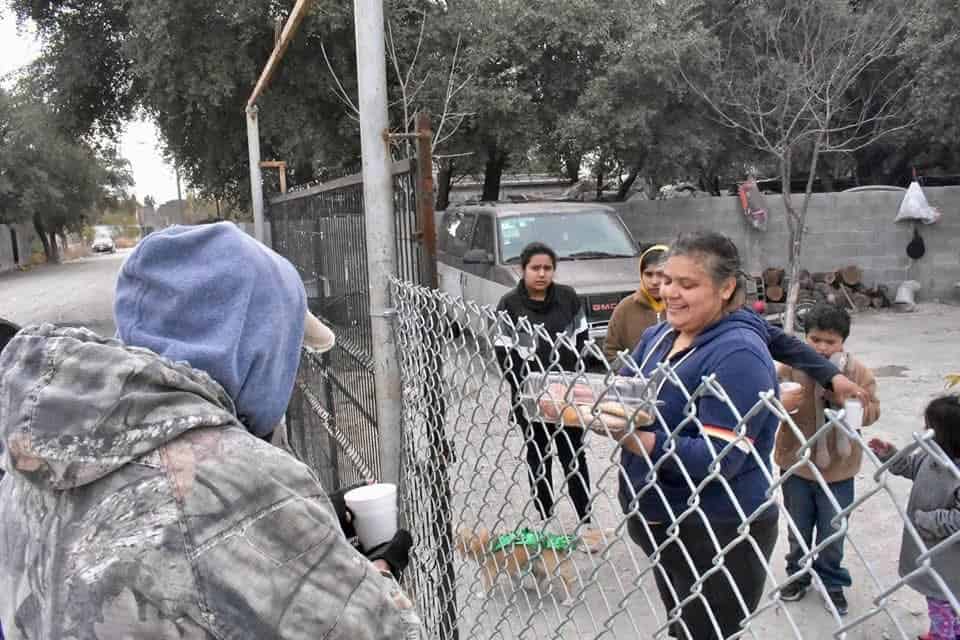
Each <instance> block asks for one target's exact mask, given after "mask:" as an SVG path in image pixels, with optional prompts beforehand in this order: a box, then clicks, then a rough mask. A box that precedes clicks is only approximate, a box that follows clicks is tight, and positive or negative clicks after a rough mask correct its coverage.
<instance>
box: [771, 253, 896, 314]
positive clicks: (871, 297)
mask: <svg viewBox="0 0 960 640" xmlns="http://www.w3.org/2000/svg"><path fill="white" fill-rule="evenodd" d="M756 277H757V279H758V280H760V281H761V282H762V285H763V289H762V290H763V292H764V294H765V295H764V299H765V301H766V302H768V303H774V304H778V303H784V302H786V300H787V289H788V286H789V283H788V282H787V278H786V275H785V272H784V270H783V269H780V268H774V267H771V268H769V269H765V270H764V271H763V273H762V274H759V275H758V276H756ZM799 281H800V296H799V300H813V301H816V302H828V303H830V304H837V305H840V306H842V307H845V308H847V309H849V310H850V311H854V312H859V311H866V310H867V309H871V308H872V309H883V308H886V307H889V306H891V304H892V302H891V300H890V292H889V291H888V290H887V287H885V286H884V285H877V286H876V287H867V286H866V285H864V283H863V269H861V268H860V267H858V266H857V265H853V264H851V265H847V266H845V267H841V268H839V269H836V270H835V271H821V272H813V273H811V272H810V271H807V270H806V269H804V270H802V271H801V272H800V274H799Z"/></svg>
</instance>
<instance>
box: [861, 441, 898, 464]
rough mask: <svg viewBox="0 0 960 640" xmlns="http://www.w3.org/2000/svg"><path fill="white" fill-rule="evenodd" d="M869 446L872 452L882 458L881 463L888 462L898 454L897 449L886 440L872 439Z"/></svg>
mask: <svg viewBox="0 0 960 640" xmlns="http://www.w3.org/2000/svg"><path fill="white" fill-rule="evenodd" d="M867 446H868V447H870V450H871V451H873V453H874V454H875V455H876V456H877V457H878V458H880V461H881V462H886V461H887V460H889V459H890V458H892V457H893V456H895V455H896V454H897V448H896V447H895V446H893V445H892V444H890V443H889V442H887V441H885V440H881V439H879V438H871V439H870V442H868V443H867Z"/></svg>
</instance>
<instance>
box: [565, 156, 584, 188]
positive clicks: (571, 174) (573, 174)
mask: <svg viewBox="0 0 960 640" xmlns="http://www.w3.org/2000/svg"><path fill="white" fill-rule="evenodd" d="M582 159H583V156H581V155H580V154H579V153H575V154H573V155H572V156H569V157H567V158H566V159H565V160H564V161H563V165H564V171H565V173H566V176H567V179H568V180H570V184H576V183H578V182H580V162H581V160H582Z"/></svg>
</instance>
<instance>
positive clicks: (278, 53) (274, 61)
mask: <svg viewBox="0 0 960 640" xmlns="http://www.w3.org/2000/svg"><path fill="white" fill-rule="evenodd" d="M309 8H310V0H297V4H295V5H294V6H293V11H291V12H290V17H289V18H287V24H285V25H284V27H283V32H282V33H281V34H280V39H279V40H278V41H277V42H276V44H275V45H274V47H273V52H271V53H270V58H269V59H268V60H267V64H266V65H265V66H264V67H263V71H262V72H261V73H260V77H259V78H258V79H257V84H256V86H254V87H253V91H252V92H251V93H250V97H249V98H248V99H247V107H252V106H254V105H255V104H256V102H257V98H259V97H260V94H261V93H263V92H264V90H266V88H267V84H269V83H270V79H271V78H272V77H273V74H274V73H275V72H276V70H277V68H279V66H280V61H281V60H282V59H283V54H284V53H286V51H287V47H289V46H290V43H291V42H292V41H293V36H294V35H295V34H296V33H297V29H298V28H299V27H300V23H301V22H302V21H303V17H304V16H305V15H307V9H309Z"/></svg>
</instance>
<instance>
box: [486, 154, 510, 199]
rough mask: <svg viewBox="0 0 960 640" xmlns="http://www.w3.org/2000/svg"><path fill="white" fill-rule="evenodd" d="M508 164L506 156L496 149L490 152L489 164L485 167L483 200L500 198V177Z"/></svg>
mask: <svg viewBox="0 0 960 640" xmlns="http://www.w3.org/2000/svg"><path fill="white" fill-rule="evenodd" d="M506 164H507V162H506V156H504V155H502V154H500V153H499V152H498V151H497V150H496V149H493V150H492V151H491V152H490V155H489V156H488V159H487V164H486V165H485V166H484V168H483V195H482V196H481V197H480V199H481V200H487V201H495V200H499V199H500V179H501V178H502V177H503V168H504V166H505V165H506Z"/></svg>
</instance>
